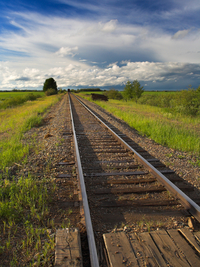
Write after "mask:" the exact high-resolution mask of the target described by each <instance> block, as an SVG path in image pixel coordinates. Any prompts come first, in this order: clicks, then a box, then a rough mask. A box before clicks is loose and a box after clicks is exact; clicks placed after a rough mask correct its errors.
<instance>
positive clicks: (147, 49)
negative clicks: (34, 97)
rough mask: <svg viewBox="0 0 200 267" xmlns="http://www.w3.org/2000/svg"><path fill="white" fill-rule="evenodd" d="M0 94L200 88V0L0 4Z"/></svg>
mask: <svg viewBox="0 0 200 267" xmlns="http://www.w3.org/2000/svg"><path fill="white" fill-rule="evenodd" d="M0 10H1V13H0V90H5V89H6V90H12V89H13V88H18V89H26V88H27V89H42V86H43V84H44V81H45V79H47V78H49V77H53V78H54V79H55V80H56V82H57V85H58V87H62V88H81V87H89V86H91V87H101V88H123V87H124V84H125V83H126V82H127V81H128V80H130V81H133V80H135V79H137V80H138V81H139V82H140V83H141V84H142V85H143V86H144V88H145V89H146V90H158V89H163V90H166V89H184V88H188V86H189V85H191V86H192V87H194V88H197V87H198V86H199V85H200V16H199V14H200V1H199V0H190V1H188V0H154V1H152V0H126V1H122V0H110V1H106V0H101V1H99V0H98V1H97V0H88V1H80V0H46V1H41V0H40V1H38V0H35V1H28V0H27V1H25V0H16V1H13V0H7V1H5V0H4V1H3V0H0Z"/></svg>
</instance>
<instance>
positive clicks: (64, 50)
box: [56, 46, 78, 57]
mask: <svg viewBox="0 0 200 267" xmlns="http://www.w3.org/2000/svg"><path fill="white" fill-rule="evenodd" d="M77 51H78V46H75V47H61V48H60V49H59V50H58V51H57V52H56V55H58V56H60V57H65V56H72V57H74V56H75V55H76V54H77Z"/></svg>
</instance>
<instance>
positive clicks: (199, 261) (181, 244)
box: [167, 229, 200, 267]
mask: <svg viewBox="0 0 200 267" xmlns="http://www.w3.org/2000/svg"><path fill="white" fill-rule="evenodd" d="M167 232H168V233H169V235H170V236H171V238H172V239H173V240H174V242H175V243H176V246H177V247H178V248H179V249H180V250H181V251H182V252H183V253H184V255H185V257H186V260H187V261H188V262H189V263H190V265H191V266H192V267H199V266H200V257H199V256H197V255H196V254H195V251H194V250H193V249H192V248H191V247H190V245H188V243H187V241H186V240H185V239H184V238H183V236H181V234H180V233H179V232H178V231H177V230H175V229H171V230H167Z"/></svg>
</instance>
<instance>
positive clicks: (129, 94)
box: [123, 81, 133, 101]
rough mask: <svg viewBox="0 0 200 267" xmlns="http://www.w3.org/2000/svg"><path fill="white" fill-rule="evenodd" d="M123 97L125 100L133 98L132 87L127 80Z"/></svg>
mask: <svg viewBox="0 0 200 267" xmlns="http://www.w3.org/2000/svg"><path fill="white" fill-rule="evenodd" d="M123 97H124V99H125V100H126V101H127V100H130V99H132V98H133V87H132V84H131V82H130V81H128V82H127V83H126V86H125V87H124V91H123Z"/></svg>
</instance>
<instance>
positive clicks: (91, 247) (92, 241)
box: [69, 95, 99, 267]
mask: <svg viewBox="0 0 200 267" xmlns="http://www.w3.org/2000/svg"><path fill="white" fill-rule="evenodd" d="M69 106H70V113H71V120H72V131H73V137H74V147H75V154H76V163H77V168H78V175H79V179H80V185H81V194H82V200H83V208H84V213H85V221H86V229H87V237H88V244H89V250H90V261H91V266H92V267H99V260H98V255H97V249H96V244H95V238H94V232H93V227H92V221H91V216H90V209H89V205H88V198H87V193H86V188H85V182H84V176H83V170H82V165H81V159H80V154H79V148H78V142H77V138H76V131H75V127H74V119H73V112H72V107H71V99H70V95H69Z"/></svg>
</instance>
